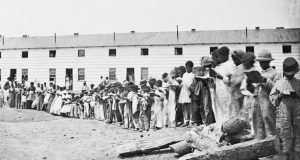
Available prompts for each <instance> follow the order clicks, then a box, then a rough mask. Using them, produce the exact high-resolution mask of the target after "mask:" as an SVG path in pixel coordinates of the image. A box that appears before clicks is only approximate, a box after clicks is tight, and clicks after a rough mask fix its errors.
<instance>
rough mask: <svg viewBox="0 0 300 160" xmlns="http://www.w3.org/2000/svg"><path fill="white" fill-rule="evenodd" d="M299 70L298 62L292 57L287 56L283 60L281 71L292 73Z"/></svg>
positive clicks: (286, 73)
mask: <svg viewBox="0 0 300 160" xmlns="http://www.w3.org/2000/svg"><path fill="white" fill-rule="evenodd" d="M298 71H299V64H298V62H297V61H296V59H295V58H293V57H288V58H286V59H285V60H284V61H283V73H284V74H285V75H293V74H296V73H297V72H298Z"/></svg>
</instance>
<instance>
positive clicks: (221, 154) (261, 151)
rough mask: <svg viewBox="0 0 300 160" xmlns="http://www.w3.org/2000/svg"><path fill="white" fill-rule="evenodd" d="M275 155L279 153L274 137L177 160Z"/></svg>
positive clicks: (246, 159)
mask: <svg viewBox="0 0 300 160" xmlns="http://www.w3.org/2000/svg"><path fill="white" fill-rule="evenodd" d="M276 153H279V140H278V138H276V137H268V138H266V139H263V140H251V141H247V142H243V143H238V144H235V145H231V146H223V147H220V148H216V149H214V150H205V151H202V152H194V153H189V154H186V155H184V156H182V157H180V158H179V160H220V159H222V160H251V159H256V158H260V157H266V156H269V155H274V154H276Z"/></svg>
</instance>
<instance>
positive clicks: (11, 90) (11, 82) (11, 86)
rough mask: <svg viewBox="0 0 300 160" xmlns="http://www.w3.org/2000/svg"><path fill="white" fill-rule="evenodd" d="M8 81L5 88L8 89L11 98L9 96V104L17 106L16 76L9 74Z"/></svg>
mask: <svg viewBox="0 0 300 160" xmlns="http://www.w3.org/2000/svg"><path fill="white" fill-rule="evenodd" d="M7 80H8V81H7V82H6V83H5V85H4V90H8V93H9V98H8V106H9V107H11V108H12V107H15V96H16V95H15V87H16V86H15V82H14V80H15V78H14V77H13V76H9V77H8V78H7Z"/></svg>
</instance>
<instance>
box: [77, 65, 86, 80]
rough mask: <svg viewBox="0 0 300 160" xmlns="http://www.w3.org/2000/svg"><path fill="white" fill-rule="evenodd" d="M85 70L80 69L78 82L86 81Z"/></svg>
mask: <svg viewBox="0 0 300 160" xmlns="http://www.w3.org/2000/svg"><path fill="white" fill-rule="evenodd" d="M84 75H85V69H84V68H78V81H84V80H85V76H84Z"/></svg>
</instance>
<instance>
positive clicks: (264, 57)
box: [255, 50, 274, 61]
mask: <svg viewBox="0 0 300 160" xmlns="http://www.w3.org/2000/svg"><path fill="white" fill-rule="evenodd" d="M255 60H256V61H273V60H274V58H272V54H271V52H270V51H268V50H262V51H260V52H259V53H258V54H257V57H256V59H255Z"/></svg>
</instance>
